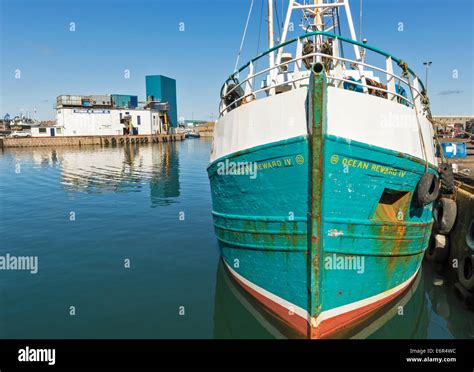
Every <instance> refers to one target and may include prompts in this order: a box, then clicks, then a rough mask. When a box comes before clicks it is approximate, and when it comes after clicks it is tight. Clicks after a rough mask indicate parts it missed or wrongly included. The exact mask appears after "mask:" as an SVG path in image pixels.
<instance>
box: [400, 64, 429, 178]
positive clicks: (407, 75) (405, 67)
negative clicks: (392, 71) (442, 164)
mask: <svg viewBox="0 0 474 372" xmlns="http://www.w3.org/2000/svg"><path fill="white" fill-rule="evenodd" d="M398 66H400V68H401V69H402V71H403V72H402V77H404V78H406V79H407V81H408V87H409V88H410V94H411V98H412V100H413V107H414V109H415V115H416V122H417V124H418V136H419V138H420V144H421V150H422V152H423V156H424V160H425V172H427V171H428V168H429V165H428V154H427V153H426V144H425V139H424V138H423V131H422V127H421V123H420V118H419V116H418V108H417V107H416V100H415V94H414V92H413V87H412V85H411V82H410V72H409V71H408V64H407V63H406V62H405V61H403V60H400V61H399V62H398Z"/></svg>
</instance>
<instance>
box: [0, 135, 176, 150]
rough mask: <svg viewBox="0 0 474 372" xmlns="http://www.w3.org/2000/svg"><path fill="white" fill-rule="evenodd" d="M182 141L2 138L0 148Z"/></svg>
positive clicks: (170, 137)
mask: <svg viewBox="0 0 474 372" xmlns="http://www.w3.org/2000/svg"><path fill="white" fill-rule="evenodd" d="M182 140H184V134H159V135H136V136H120V135H110V136H57V137H25V138H0V148H8V147H44V146H101V145H107V144H109V143H110V144H113V143H115V144H125V143H159V142H173V141H182Z"/></svg>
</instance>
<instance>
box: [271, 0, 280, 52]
mask: <svg viewBox="0 0 474 372" xmlns="http://www.w3.org/2000/svg"><path fill="white" fill-rule="evenodd" d="M273 8H275V15H276V19H277V25H278V43H277V44H280V41H281V27H280V19H279V17H278V7H277V3H276V0H273Z"/></svg>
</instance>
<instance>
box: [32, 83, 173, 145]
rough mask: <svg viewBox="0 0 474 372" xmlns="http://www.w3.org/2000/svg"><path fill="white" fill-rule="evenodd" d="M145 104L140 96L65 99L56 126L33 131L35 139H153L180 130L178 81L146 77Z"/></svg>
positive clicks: (59, 100) (60, 99)
mask: <svg viewBox="0 0 474 372" xmlns="http://www.w3.org/2000/svg"><path fill="white" fill-rule="evenodd" d="M146 94H147V99H146V101H145V102H139V101H138V96H136V95H125V94H105V95H88V96H81V95H61V96H58V97H57V99H56V124H55V125H54V126H48V127H32V128H31V135H32V136H33V137H46V136H101V135H127V134H130V135H153V134H165V133H172V132H173V131H174V128H175V127H177V125H178V122H177V106H176V81H175V80H174V79H171V78H168V77H166V76H162V75H152V76H146Z"/></svg>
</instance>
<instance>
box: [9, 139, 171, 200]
mask: <svg viewBox="0 0 474 372" xmlns="http://www.w3.org/2000/svg"><path fill="white" fill-rule="evenodd" d="M8 152H9V153H11V154H12V156H13V157H14V158H15V161H16V162H17V163H20V164H21V163H28V162H29V160H30V159H31V160H32V163H33V165H34V167H40V168H45V167H48V168H58V169H59V170H60V174H59V182H60V183H61V185H62V187H63V188H64V189H65V190H67V191H76V192H83V193H107V192H113V193H130V192H147V191H148V190H147V189H148V188H149V193H150V202H151V206H152V207H156V206H160V205H169V204H171V203H175V202H176V201H177V198H178V197H179V196H180V182H179V172H180V170H179V166H180V164H179V152H178V149H177V144H176V143H174V142H170V143H160V144H146V145H138V144H137V145H135V144H127V145H117V146H105V147H92V146H90V147H89V146H87V147H57V148H46V147H44V148H41V147H38V148H12V149H8Z"/></svg>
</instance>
